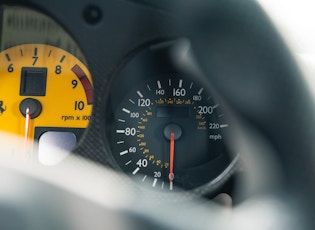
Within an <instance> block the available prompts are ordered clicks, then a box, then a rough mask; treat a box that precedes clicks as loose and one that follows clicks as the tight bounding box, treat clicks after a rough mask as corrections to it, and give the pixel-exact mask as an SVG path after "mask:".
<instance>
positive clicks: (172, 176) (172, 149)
mask: <svg viewBox="0 0 315 230" xmlns="http://www.w3.org/2000/svg"><path fill="white" fill-rule="evenodd" d="M174 139H175V134H174V132H171V137H170V174H169V179H170V190H173V180H174V171H173V170H174V168H173V166H174Z"/></svg>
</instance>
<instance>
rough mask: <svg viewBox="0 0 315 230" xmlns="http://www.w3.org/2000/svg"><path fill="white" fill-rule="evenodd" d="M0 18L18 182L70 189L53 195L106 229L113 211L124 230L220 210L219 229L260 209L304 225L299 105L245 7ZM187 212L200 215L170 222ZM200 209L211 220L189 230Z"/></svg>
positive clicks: (304, 121) (293, 73) (266, 25)
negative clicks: (229, 218) (23, 175)
mask: <svg viewBox="0 0 315 230" xmlns="http://www.w3.org/2000/svg"><path fill="white" fill-rule="evenodd" d="M0 10H1V12H0V18H1V27H0V29H1V31H0V33H1V37H0V78H1V84H0V127H1V128H0V129H1V132H6V133H9V134H10V135H11V134H13V135H17V136H18V137H19V138H20V139H21V140H20V141H19V144H13V145H9V144H4V145H5V147H8V149H9V150H2V151H8V152H9V154H8V155H9V156H10V157H13V158H14V160H15V161H20V156H21V155H22V159H23V161H25V162H28V163H31V165H32V167H31V168H35V169H30V168H28V167H26V168H27V169H25V170H26V171H27V170H31V172H28V173H26V175H32V177H35V178H37V180H38V178H40V181H41V180H44V181H45V180H48V182H47V183H48V186H52V185H54V186H55V185H60V187H63V188H66V189H65V190H66V191H67V192H69V191H72V192H73V191H76V193H77V194H76V195H75V196H71V195H69V194H68V193H67V192H66V194H61V197H62V199H61V200H63V199H65V200H66V198H70V200H71V199H73V200H74V201H75V202H78V203H79V204H80V205H81V203H80V202H81V201H77V200H81V198H82V197H84V198H85V199H87V200H92V205H91V204H90V203H89V204H86V203H88V202H87V201H86V200H84V201H83V203H82V206H84V205H87V210H90V211H91V213H98V212H99V211H100V213H102V212H103V211H104V210H103V209H102V207H103V206H105V207H106V211H105V213H106V216H107V218H105V219H106V221H109V220H110V219H111V218H110V217H111V216H112V215H113V216H114V217H115V218H119V217H120V215H121V213H117V210H118V209H119V208H121V207H123V208H122V209H123V211H122V213H123V214H125V213H126V212H131V214H130V215H128V214H127V217H126V218H125V219H126V223H129V222H128V221H129V218H131V217H133V218H135V217H137V218H136V221H135V222H133V224H135V226H136V227H135V228H137V227H139V225H140V226H141V227H142V228H145V227H147V226H150V227H152V225H153V229H155V228H156V229H159V228H161V226H162V228H163V227H164V226H168V227H170V228H174V229H188V228H191V227H192V228H195V227H196V228H200V229H208V228H209V227H211V226H224V218H226V216H224V217H222V216H221V215H219V214H221V213H222V212H225V211H226V210H229V211H231V210H232V209H234V208H235V209H236V210H238V211H239V210H241V211H240V212H237V213H238V214H236V215H232V219H233V221H231V223H230V225H229V226H230V228H231V229H234V228H233V223H235V224H236V225H237V226H239V228H240V229H241V227H242V226H243V225H242V223H241V222H239V221H240V217H239V216H242V214H239V213H243V214H244V213H246V215H244V216H246V217H247V218H250V217H252V218H253V219H255V218H259V217H258V216H259V215H263V214H266V213H268V212H269V213H271V214H274V217H273V218H271V217H270V222H271V224H272V226H278V227H279V228H280V229H281V227H283V228H285V227H288V226H295V227H296V225H297V224H301V223H300V222H299V221H300V220H301V219H303V221H302V222H303V224H301V225H300V227H301V229H303V228H302V227H305V229H307V227H309V226H312V225H313V223H312V218H309V213H310V212H309V211H310V210H313V209H314V208H313V207H314V206H313V205H312V204H313V200H314V199H310V200H311V201H310V200H309V197H310V196H311V194H312V192H313V190H314V188H309V187H307V186H306V187H305V188H306V189H305V188H302V187H303V186H304V184H303V183H302V182H301V181H302V180H301V178H303V179H304V181H312V177H311V175H314V174H313V171H314V169H313V168H314V167H313V156H310V155H309V153H310V152H313V151H312V150H313V149H314V147H313V144H312V137H313V132H314V130H315V129H313V128H312V126H313V124H315V123H314V122H311V121H313V120H314V117H315V116H313V115H314V111H313V101H312V96H311V93H310V92H309V88H308V86H307V84H306V80H305V79H304V78H303V72H301V69H300V68H299V66H298V63H297V62H296V60H295V59H294V57H293V56H292V54H291V52H290V50H289V48H288V47H287V45H286V44H285V42H284V40H283V39H282V37H281V36H280V35H279V33H278V32H277V30H276V27H275V26H274V25H273V24H272V23H271V22H270V19H269V18H268V16H267V15H266V14H265V12H264V11H263V10H262V8H261V6H260V5H259V4H258V3H257V2H255V1H247V0H240V1H232V0H224V1H170V2H166V1H158V2H151V1H146V0H143V1H142V0H134V1H127V0H106V1H97V0H96V1H93V2H91V1H85V0H80V1H74V0H73V1H72V0H71V1H66V2H65V1H59V0H57V1H51V2H50V1H43V0H41V1H40V0H29V1H18V0H16V1H13V2H12V1H0ZM314 128H315V127H314ZM4 143H6V141H4ZM14 143H15V142H14ZM17 146H18V147H17ZM15 148H17V149H15ZM4 149H6V148H4ZM17 155H19V157H18V158H19V160H17V159H16V156H17ZM73 159H75V160H73ZM78 159H79V160H78ZM297 159H299V161H300V162H302V163H301V164H297V163H296V162H297ZM73 161H74V162H77V161H80V162H81V161H82V162H84V163H79V164H77V163H74V164H73ZM69 162H70V163H69ZM71 162H72V163H71ZM74 166H75V167H74ZM15 167H16V168H19V167H20V165H18V166H15ZM15 167H13V168H15ZM21 167H22V168H23V167H24V166H21ZM67 167H68V168H67ZM4 168H6V167H4ZM60 168H61V169H62V170H64V172H65V175H64V176H61V174H59V172H58V173H57V171H59V170H60ZM69 168H70V169H69ZM19 170H22V169H19ZM19 170H18V171H19ZM32 170H35V171H32ZM37 170H39V171H37ZM67 170H74V171H71V172H69V171H67ZM89 170H90V171H89ZM103 170H106V171H105V172H103ZM107 170H108V171H107ZM19 172H21V171H19ZM22 172H25V171H24V169H23V170H22ZM38 172H40V174H43V175H36V174H38ZM46 174H47V176H46ZM67 174H68V175H67ZM104 174H106V175H104ZM56 175H58V176H56ZM102 175H104V176H102ZM74 177H77V178H82V179H83V178H84V179H85V181H83V182H82V181H79V180H78V181H77V182H75V181H73V180H74V179H71V178H74ZM26 181H28V178H27V179H26ZM49 182H51V183H49ZM85 182H86V186H85ZM89 182H90V183H92V184H89ZM103 183H105V184H106V185H107V187H106V189H105V190H104V188H103V187H102V188H101V187H98V186H100V185H99V184H103ZM116 183H117V184H118V185H117V187H116ZM82 184H83V185H82ZM45 186H46V183H45V185H44V187H45ZM35 187H36V186H35ZM40 187H41V185H40ZM86 187H91V188H86ZM115 187H116V188H115ZM297 188H299V189H297ZM50 189H51V188H50V187H49V188H46V187H45V191H46V190H47V194H50V192H51V190H50ZM90 189H91V190H90ZM98 189H99V190H98ZM39 190H40V188H39ZM92 190H93V192H91V191H92ZM96 190H97V192H96ZM108 190H112V191H108ZM85 191H86V192H85ZM105 191H106V192H105ZM284 191H285V192H284ZM59 192H60V191H59V190H58V192H56V193H57V194H59ZM286 192H288V193H286ZM114 193H117V194H119V195H120V197H119V199H121V197H129V198H130V196H133V200H132V201H130V200H129V201H128V202H130V203H131V204H129V203H128V202H127V201H126V202H125V203H124V205H122V204H121V203H119V202H118V203H117V202H116V201H117V200H119V199H118V198H114V196H115V194H114ZM39 194H40V193H39ZM78 194H79V195H78ZM105 194H106V195H105ZM117 194H116V195H117ZM131 194H132V195H131ZM270 194H272V195H270ZM288 194H289V195H288ZM292 194H293V195H292ZM41 195H42V194H41ZM52 195H53V196H55V193H53V194H52ZM77 195H78V197H77ZM103 196H104V197H105V196H106V202H105V201H104V200H103V199H105V198H104V197H103ZM87 197H88V198H87ZM139 197H142V199H140V198H139ZM257 197H258V198H259V199H258V200H259V201H258V203H255V202H253V201H252V199H254V200H255V198H257ZM261 197H268V199H267V202H266V206H265V209H264V208H261V209H259V211H258V212H257V213H256V214H257V215H256V216H255V215H254V214H253V216H251V215H250V213H251V212H252V211H253V210H256V209H254V208H256V207H257V206H259V205H261V203H259V202H262V201H263V199H261ZM292 197H294V199H292ZM59 198H60V196H59ZM111 199H113V200H115V202H116V203H115V202H114V201H113V203H114V204H115V205H114V206H115V207H111V206H110V205H109V203H110V202H109V201H110V200H111ZM125 199H126V198H125ZM148 200H149V201H148ZM248 200H249V203H250V204H251V205H252V204H254V205H253V206H250V208H248V206H246V205H245V208H244V205H243V206H242V204H243V203H246V202H247V201H248ZM137 201H138V202H139V206H140V207H141V209H140V208H138V207H134V206H136V205H135V203H136V202H137ZM75 202H74V203H75ZM191 202H192V203H191ZM213 202H215V203H218V204H219V207H217V206H216V204H213ZM127 203H128V204H127ZM95 204H96V207H95V206H94V205H95ZM161 204H162V205H161ZM246 204H247V203H246ZM298 204H302V205H298ZM185 205H186V206H185ZM99 206H101V207H99ZM109 206H110V208H109V210H110V211H108V210H107V208H108V207H109ZM126 206H127V207H126ZM130 206H132V207H130ZM169 206H170V207H169ZM174 206H177V207H174ZM196 206H197V208H196ZM200 206H201V207H200ZM165 207H166V209H167V210H168V212H167V211H166V210H165ZM238 207H241V208H239V209H238ZM252 207H253V209H251V208H252ZM259 207H261V206H259ZM289 207H294V208H296V210H297V211H296V210H294V211H292V213H288V214H287V215H288V216H285V215H284V214H283V213H285V212H286V210H287V208H289ZM54 208H56V209H59V207H58V206H56V207H55V206H54ZM190 208H192V210H194V211H195V212H196V213H198V214H200V216H199V217H196V219H195V221H192V222H190V219H189V218H188V219H187V220H185V221H183V222H182V223H181V224H179V223H178V222H179V220H182V218H183V216H186V215H187V214H188V215H192V212H185V211H187V209H190ZM221 208H223V209H224V211H222V210H221ZM78 209H80V208H78ZM100 209H101V210H100ZM180 209H181V210H180ZM112 210H115V211H112ZM126 210H127V211H126ZM179 210H180V211H179ZM244 210H245V211H244ZM301 210H303V211H301ZM171 211H173V212H178V215H175V216H176V217H174V219H173V221H171V220H167V219H168V218H167V217H166V216H165V215H166V213H167V214H174V213H169V212H171ZM155 212H158V214H159V215H156V213H155ZM231 212H232V211H231ZM206 214H209V216H211V215H213V217H215V218H217V220H216V221H214V222H215V223H212V224H211V223H209V222H208V221H206V224H202V223H201V222H202V221H205V218H206V217H205V215H206ZM43 215H44V214H43ZM76 215H78V216H80V214H76ZM83 216H84V215H83ZM138 216H140V217H138ZM244 216H242V217H244ZM292 216H295V217H296V218H292V219H291V220H290V221H292V222H290V221H287V219H286V218H288V217H292ZM101 218H102V217H101V215H100V214H96V215H95V216H94V217H93V218H92V217H90V218H88V217H86V218H82V219H85V220H86V225H89V226H91V225H90V224H91V223H92V225H93V223H94V224H95V223H96V222H97V221H99V220H100V219H101ZM115 218H114V219H115ZM304 218H305V220H304ZM35 219H36V218H35ZM125 219H124V220H125ZM175 220H176V221H175ZM279 220H280V221H279ZM63 221H65V222H67V221H70V222H71V224H72V223H80V224H83V223H85V222H84V221H83V220H76V221H74V220H73V219H71V218H68V219H66V220H63ZM72 221H73V222H72ZM103 221H104V220H103ZM103 221H100V222H99V223H100V227H101V226H102V225H103V224H106V223H104V222H103ZM150 221H152V222H153V223H150V224H149V222H150ZM81 222H82V223H81ZM118 222H119V221H117V222H115V221H114V222H113V223H114V224H115V226H116V227H115V229H125V228H126V226H120V225H119V224H118ZM175 223H176V224H175ZM126 225H127V226H128V224H126ZM304 225H305V226H304ZM0 226H1V224H0ZM50 226H51V227H53V226H54V225H50ZM75 226H76V224H75ZM83 226H84V224H83ZM188 226H189V227H188ZM245 226H246V227H248V228H251V227H253V223H250V224H249V223H248V225H247V224H246V225H245ZM265 227H266V225H263V228H262V229H265ZM73 228H74V229H78V226H76V227H73ZM279 228H278V229H279ZM79 229H80V228H79ZM82 229H83V228H82ZM219 229H220V228H219ZM245 229H246V228H245Z"/></svg>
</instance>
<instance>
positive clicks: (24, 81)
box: [0, 44, 93, 150]
mask: <svg viewBox="0 0 315 230" xmlns="http://www.w3.org/2000/svg"><path fill="white" fill-rule="evenodd" d="M92 104H93V86H92V80H91V76H90V73H89V71H88V69H87V68H86V67H85V65H84V64H83V63H82V62H81V61H80V60H78V59H77V58H76V57H75V56H73V55H72V54H70V53H68V52H66V51H64V50H62V49H60V48H57V47H55V46H50V45H44V44H26V45H19V46H15V47H12V48H9V49H7V50H4V51H2V52H1V53H0V127H1V130H3V131H8V132H11V133H15V134H18V135H21V136H24V137H25V140H26V143H27V142H28V143H31V141H32V140H34V139H37V140H39V142H40V143H41V142H45V143H46V142H48V143H54V142H57V144H58V145H62V143H66V144H65V145H66V146H60V147H65V148H66V149H68V150H70V149H71V148H73V147H74V146H75V144H76V140H77V138H78V137H79V136H80V135H81V133H82V132H83V130H84V129H85V128H86V127H87V125H88V122H89V120H90V116H91V111H92ZM69 148H70V149H69Z"/></svg>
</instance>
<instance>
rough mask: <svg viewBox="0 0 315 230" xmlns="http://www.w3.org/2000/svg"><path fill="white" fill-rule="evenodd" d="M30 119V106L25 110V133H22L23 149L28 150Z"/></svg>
mask: <svg viewBox="0 0 315 230" xmlns="http://www.w3.org/2000/svg"><path fill="white" fill-rule="evenodd" d="M30 121H31V115H30V108H29V107H27V108H26V112H25V134H24V144H25V150H28V144H29V137H28V136H29V132H30Z"/></svg>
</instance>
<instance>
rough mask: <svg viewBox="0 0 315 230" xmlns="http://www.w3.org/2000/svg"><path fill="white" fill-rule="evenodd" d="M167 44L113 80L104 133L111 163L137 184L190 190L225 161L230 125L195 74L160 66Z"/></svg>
mask: <svg viewBox="0 0 315 230" xmlns="http://www.w3.org/2000/svg"><path fill="white" fill-rule="evenodd" d="M168 45H169V44H167V45H166V47H163V46H162V48H161V46H158V48H157V49H155V47H154V48H152V47H151V49H149V50H148V51H146V52H143V53H142V54H141V55H139V57H136V58H135V59H134V60H132V61H131V62H130V63H129V64H128V65H126V66H125V68H124V70H123V71H122V72H121V73H120V76H119V77H118V78H117V79H115V80H114V83H113V86H112V87H111V94H110V95H109V99H108V103H107V124H108V127H107V137H108V142H109V147H110V149H111V152H112V155H113V158H114V160H115V162H116V164H117V165H118V166H119V168H120V169H121V170H122V171H124V172H125V173H126V174H127V175H128V176H130V177H131V178H133V179H134V180H135V181H137V182H138V183H140V184H144V185H146V186H148V185H149V187H151V188H153V189H154V190H159V191H172V190H174V189H175V187H179V188H183V189H189V190H191V189H195V188H197V187H200V186H202V185H205V184H207V183H209V182H211V181H213V180H214V179H215V178H217V177H218V176H219V175H221V174H222V172H223V171H224V170H225V169H226V168H227V167H228V166H229V165H230V163H231V161H232V157H231V155H230V154H229V149H228V147H227V145H226V142H225V135H226V133H227V132H228V131H229V127H230V124H229V122H228V119H227V118H226V114H225V113H224V111H223V109H222V108H221V107H222V106H221V105H220V103H218V102H217V101H216V99H215V98H214V97H213V95H212V94H211V93H210V92H209V90H208V88H207V87H205V86H203V85H202V84H201V83H200V81H199V80H198V79H196V78H193V77H192V76H189V75H186V74H183V73H179V72H180V71H178V69H175V68H174V67H172V65H171V64H169V65H168V66H166V65H165V62H164V61H162V62H163V66H162V67H161V68H160V64H159V62H160V61H161V58H164V60H165V59H166V60H167V57H166V58H165V57H163V56H164V55H161V53H163V52H164V53H167V52H165V49H166V50H167V49H168ZM161 49H162V51H161ZM163 49H164V51H163ZM157 53H158V55H156V54H157ZM141 66H142V67H143V68H140V67H141ZM119 92H124V93H123V94H121V93H119Z"/></svg>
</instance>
